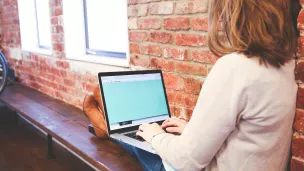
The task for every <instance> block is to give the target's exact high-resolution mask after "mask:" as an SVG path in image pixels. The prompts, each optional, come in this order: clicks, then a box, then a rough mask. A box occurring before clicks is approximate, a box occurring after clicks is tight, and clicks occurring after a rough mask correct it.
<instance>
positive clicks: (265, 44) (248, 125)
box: [124, 0, 297, 171]
mask: <svg viewBox="0 0 304 171" xmlns="http://www.w3.org/2000/svg"><path fill="white" fill-rule="evenodd" d="M291 4H292V3H291V1H286V0H271V1H270V0H269V1H259V0H251V1H248V0H233V1H231V0H211V2H210V7H209V36H208V46H209V48H210V50H211V51H212V52H213V53H214V54H216V55H217V56H222V55H224V56H223V57H221V58H220V59H219V60H218V61H217V63H216V64H215V65H214V67H213V69H212V71H211V73H210V74H209V75H208V78H207V79H206V81H205V83H204V85H203V87H202V90H201V93H200V97H199V99H198V102H197V105H196V108H195V110H194V112H193V116H192V118H191V120H190V121H189V123H186V122H184V121H181V120H179V119H176V118H173V119H169V120H167V121H165V122H164V123H163V125H162V126H159V125H157V124H143V125H141V126H140V127H139V131H138V132H137V135H138V136H141V137H142V138H144V139H145V140H146V141H147V142H149V143H151V145H152V147H153V148H154V149H155V150H156V152H157V154H158V155H159V156H160V157H161V159H162V160H164V161H165V162H167V163H169V164H170V165H171V166H172V167H173V168H175V169H176V170H202V169H205V170H206V171H237V170H246V171H255V170H256V171H258V170H259V171H264V170H265V171H283V170H286V168H287V163H288V159H289V150H290V142H291V136H292V123H293V119H294V114H295V103H296V93H297V85H296V83H295V78H294V66H295V61H294V60H293V58H292V56H293V53H294V52H295V51H296V39H297V37H296V36H297V35H296V29H295V28H294V27H292V26H293V25H294V23H293V21H292V10H291V9H292V6H291ZM293 12H294V11H293ZM220 25H221V26H222V30H223V32H224V36H222V35H223V34H222V35H221V34H219V33H218V27H219V26H220ZM164 129H165V130H167V131H168V133H166V132H165V130H164ZM171 133H180V135H178V136H177V135H174V134H171ZM124 146H125V145H124ZM129 150H130V149H129ZM137 150H138V149H135V151H137ZM130 151H132V150H130ZM133 151H134V150H133ZM143 156H144V157H146V158H148V157H147V156H153V155H152V154H141V155H138V156H137V157H138V158H139V159H141V157H143ZM154 158H156V157H155V156H154ZM161 159H153V160H151V159H150V160H149V159H146V161H141V163H142V164H143V165H145V164H147V163H148V165H149V164H151V163H153V164H157V163H160V162H159V161H161ZM157 160H158V161H157ZM152 161H153V162H152ZM145 162H146V163H145ZM159 165H161V164H159ZM150 166H151V165H150ZM153 167H154V168H153ZM150 169H151V170H153V169H156V168H155V166H152V167H150ZM158 169H162V166H159V168H158Z"/></svg>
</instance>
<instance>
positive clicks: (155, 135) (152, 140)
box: [151, 131, 166, 149]
mask: <svg viewBox="0 0 304 171" xmlns="http://www.w3.org/2000/svg"><path fill="white" fill-rule="evenodd" d="M164 133H166V132H165V131H164V132H160V133H157V134H155V135H153V136H152V138H151V145H152V144H153V139H154V138H155V137H157V136H159V135H162V134H164ZM152 148H153V149H154V147H153V145H152Z"/></svg>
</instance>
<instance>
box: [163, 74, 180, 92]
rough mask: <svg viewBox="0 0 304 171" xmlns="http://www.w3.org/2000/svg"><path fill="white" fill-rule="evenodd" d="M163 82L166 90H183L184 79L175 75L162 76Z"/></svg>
mask: <svg viewBox="0 0 304 171" xmlns="http://www.w3.org/2000/svg"><path fill="white" fill-rule="evenodd" d="M164 82H165V86H166V88H167V89H173V90H183V89H184V79H183V78H182V77H180V76H179V75H176V74H164Z"/></svg>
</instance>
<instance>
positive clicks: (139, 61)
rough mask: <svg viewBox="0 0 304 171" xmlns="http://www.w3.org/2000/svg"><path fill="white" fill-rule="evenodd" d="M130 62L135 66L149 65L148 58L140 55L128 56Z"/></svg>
mask: <svg viewBox="0 0 304 171" xmlns="http://www.w3.org/2000/svg"><path fill="white" fill-rule="evenodd" d="M130 63H131V64H132V65H135V66H142V67H149V66H150V59H149V58H148V57H144V56H140V55H132V56H131V57H130Z"/></svg>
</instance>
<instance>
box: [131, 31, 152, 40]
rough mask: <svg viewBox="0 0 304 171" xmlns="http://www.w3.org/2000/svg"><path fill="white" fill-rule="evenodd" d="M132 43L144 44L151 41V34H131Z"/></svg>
mask: <svg viewBox="0 0 304 171" xmlns="http://www.w3.org/2000/svg"><path fill="white" fill-rule="evenodd" d="M129 39H130V41H134V42H142V41H148V40H149V34H148V33H146V32H129Z"/></svg>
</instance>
